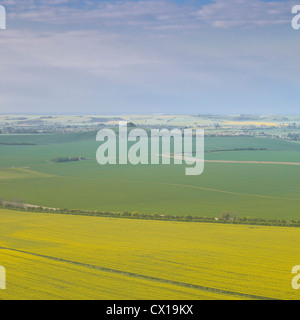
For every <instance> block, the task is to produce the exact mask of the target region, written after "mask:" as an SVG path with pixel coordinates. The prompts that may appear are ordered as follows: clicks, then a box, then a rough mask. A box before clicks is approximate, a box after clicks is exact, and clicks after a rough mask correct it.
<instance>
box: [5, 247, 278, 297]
mask: <svg viewBox="0 0 300 320" xmlns="http://www.w3.org/2000/svg"><path fill="white" fill-rule="evenodd" d="M0 250H7V251H13V252H19V253H24V254H27V255H32V256H36V257H40V258H44V259H48V260H54V261H58V262H62V263H68V264H72V265H77V266H81V267H84V268H89V269H96V270H100V271H103V272H109V273H114V274H119V275H123V276H127V277H132V278H140V279H143V280H150V281H156V282H160V283H168V284H172V285H176V286H180V287H185V288H191V289H195V290H201V291H209V292H214V293H218V294H225V295H232V296H239V297H243V298H249V299H256V300H278V299H275V298H270V297H264V296H258V295H252V294H247V293H242V292H235V291H229V290H223V289H218V288H211V287H205V286H200V285H197V284H192V283H186V282H180V281H173V280H168V279H163V278H157V277H153V276H147V275H142V274H138V273H133V272H128V271H123V270H118V269H111V268H107V267H101V266H97V265H92V264H88V263H83V262H78V261H73V260H67V259H62V258H57V257H52V256H47V255H43V254H39V253H34V252H28V251H24V250H19V249H14V248H7V247H0Z"/></svg>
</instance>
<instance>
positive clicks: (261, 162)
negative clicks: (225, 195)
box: [159, 154, 300, 166]
mask: <svg viewBox="0 0 300 320" xmlns="http://www.w3.org/2000/svg"><path fill="white" fill-rule="evenodd" d="M159 155H160V156H161V157H165V158H174V159H182V160H188V161H196V162H204V163H206V162H207V163H240V164H280V165H289V166H300V162H287V161H281V162H280V161H279V162H277V161H257V160H256V161H252V160H202V159H197V158H192V157H186V156H174V155H169V154H159Z"/></svg>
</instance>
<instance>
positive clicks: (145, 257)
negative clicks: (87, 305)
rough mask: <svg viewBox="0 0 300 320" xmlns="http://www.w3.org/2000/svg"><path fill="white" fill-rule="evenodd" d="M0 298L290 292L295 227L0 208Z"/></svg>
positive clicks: (296, 256)
mask: <svg viewBox="0 0 300 320" xmlns="http://www.w3.org/2000/svg"><path fill="white" fill-rule="evenodd" d="M0 221H1V224H0V265H2V266H4V267H5V268H6V290H0V299H268V298H272V299H299V298H300V290H294V289H293V288H292V286H291V281H292V278H293V276H294V275H292V273H291V270H292V268H293V266H295V265H299V264H300V250H299V242H298V241H297V239H299V238H300V229H298V228H286V227H262V226H246V225H224V224H208V223H187V222H167V221H147V220H130V219H115V218H99V217H88V216H72V215H56V214H44V213H29V212H17V211H10V210H0Z"/></svg>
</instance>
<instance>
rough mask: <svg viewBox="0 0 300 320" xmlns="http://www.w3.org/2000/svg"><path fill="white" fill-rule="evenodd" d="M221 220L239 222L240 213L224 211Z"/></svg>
mask: <svg viewBox="0 0 300 320" xmlns="http://www.w3.org/2000/svg"><path fill="white" fill-rule="evenodd" d="M219 219H220V220H225V221H236V220H238V213H237V212H236V211H223V212H222V213H221V214H220V216H219Z"/></svg>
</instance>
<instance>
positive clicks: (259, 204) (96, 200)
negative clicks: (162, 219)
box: [0, 132, 300, 220]
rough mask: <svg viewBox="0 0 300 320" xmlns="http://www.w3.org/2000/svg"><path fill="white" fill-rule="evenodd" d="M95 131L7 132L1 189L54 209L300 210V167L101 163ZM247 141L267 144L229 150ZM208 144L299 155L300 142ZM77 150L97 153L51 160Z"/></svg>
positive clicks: (212, 151) (292, 214) (255, 156)
mask: <svg viewBox="0 0 300 320" xmlns="http://www.w3.org/2000/svg"><path fill="white" fill-rule="evenodd" d="M95 137H96V133H95V132H87V133H76V134H64V135H2V136H1V135H0V196H1V197H2V198H5V199H11V198H13V199H15V198H21V199H24V200H25V202H26V203H29V204H34V205H41V206H48V207H54V208H70V209H87V210H102V211H113V212H124V211H126V210H128V211H138V212H141V213H158V214H171V215H199V216H211V217H218V216H219V215H220V214H221V212H223V211H236V212H238V215H239V216H240V217H251V218H264V219H275V218H276V219H296V220H297V219H299V217H300V215H299V207H300V184H299V178H300V171H299V166H292V165H282V164H245V163H206V164H205V170H204V173H203V174H202V175H200V176H186V175H185V173H184V170H185V167H186V166H185V165H182V166H178V165H169V166H163V165H146V166H144V165H138V166H132V165H116V166H112V165H107V166H100V165H99V164H98V163H97V162H96V160H95V156H96V150H97V148H98V146H99V143H97V142H96V141H95ZM1 143H2V144H1ZM4 143H5V144H4ZM16 143H19V144H21V143H26V144H34V145H14V144H16ZM7 144H11V145H7ZM240 148H254V149H259V148H261V149H264V150H251V151H250V150H245V151H240V150H236V151H226V150H230V149H240ZM205 149H206V153H205V159H207V160H209V159H210V160H238V161H248V160H252V161H253V160H254V161H272V162H300V144H297V143H293V142H286V141H281V140H275V139H267V138H252V137H219V138H218V137H216V138H214V137H210V138H206V139H205ZM265 149H266V150H265ZM222 150H223V151H222ZM70 156H84V157H87V158H90V159H91V160H88V161H81V162H68V163H52V162H50V161H49V160H50V159H52V158H54V157H70Z"/></svg>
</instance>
